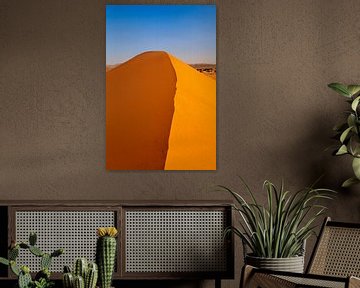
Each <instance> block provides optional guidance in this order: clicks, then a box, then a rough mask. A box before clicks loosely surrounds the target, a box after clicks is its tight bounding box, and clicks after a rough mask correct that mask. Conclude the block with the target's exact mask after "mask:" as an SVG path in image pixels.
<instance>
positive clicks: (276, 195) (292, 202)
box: [219, 180, 334, 258]
mask: <svg viewBox="0 0 360 288" xmlns="http://www.w3.org/2000/svg"><path fill="white" fill-rule="evenodd" d="M242 182H243V184H244V186H245V190H246V191H247V194H248V195H249V196H250V197H251V201H250V202H248V201H246V200H245V199H244V198H243V197H242V196H241V195H240V194H239V193H237V192H235V191H233V190H232V189H230V188H227V187H225V186H222V185H219V187H220V188H221V190H225V191H227V192H229V193H230V194H231V195H232V196H233V197H234V198H235V200H236V204H234V205H233V208H234V209H235V210H236V211H237V212H238V213H239V215H240V222H239V225H240V227H239V228H237V227H234V226H232V227H228V228H227V229H226V230H225V235H226V234H228V233H230V232H233V233H234V234H235V235H237V236H239V237H240V238H241V239H242V240H243V243H244V244H245V245H247V246H248V247H249V248H250V250H251V251H252V256H255V257H265V258H288V257H294V256H298V255H301V254H302V249H303V244H304V242H305V241H306V239H308V238H309V237H310V235H311V234H313V233H314V229H315V227H316V225H315V224H314V222H315V220H316V219H318V217H319V216H321V215H323V213H324V211H325V209H326V207H325V206H322V205H319V204H318V203H317V202H318V200H320V199H332V197H331V195H332V194H333V193H334V191H332V190H329V189H314V188H311V187H310V188H304V189H302V190H300V191H298V192H296V193H291V192H290V191H285V189H284V185H283V183H282V184H281V187H280V189H278V188H276V187H275V185H274V184H272V183H271V182H270V181H267V180H266V181H265V182H264V189H265V190H266V194H267V205H266V206H263V205H260V204H259V203H258V202H257V200H256V199H255V197H254V194H253V193H252V191H251V189H250V188H249V186H248V185H247V184H246V183H245V182H244V180H242Z"/></svg>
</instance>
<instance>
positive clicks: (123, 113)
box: [106, 51, 176, 170]
mask: <svg viewBox="0 0 360 288" xmlns="http://www.w3.org/2000/svg"><path fill="white" fill-rule="evenodd" d="M175 89H176V74H175V71H174V68H173V66H172V64H171V62H170V59H169V56H168V54H167V53H165V52H155V51H154V52H145V53H142V54H140V55H138V56H136V57H134V58H132V59H130V60H129V61H127V62H125V63H123V64H121V65H119V66H118V67H116V68H114V69H112V70H110V71H108V72H106V168H107V169H111V170H162V169H164V168H165V161H166V156H167V151H168V139H169V134H170V127H171V122H172V117H173V113H174V95H175Z"/></svg>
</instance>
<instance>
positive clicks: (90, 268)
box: [63, 258, 98, 288]
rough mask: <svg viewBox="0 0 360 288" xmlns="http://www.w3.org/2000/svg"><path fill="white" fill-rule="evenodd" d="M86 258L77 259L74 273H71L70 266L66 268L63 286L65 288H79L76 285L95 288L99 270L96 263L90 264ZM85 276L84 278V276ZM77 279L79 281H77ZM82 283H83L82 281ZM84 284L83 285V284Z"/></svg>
mask: <svg viewBox="0 0 360 288" xmlns="http://www.w3.org/2000/svg"><path fill="white" fill-rule="evenodd" d="M87 263H88V261H87V259H85V258H79V259H76V261H75V263H74V273H71V269H70V267H69V266H64V273H63V286H64V288H77V287H76V286H75V281H76V282H77V284H76V285H78V286H80V288H81V287H82V286H81V285H84V287H83V288H95V287H96V282H97V278H98V268H97V265H96V264H95V263H89V264H87ZM82 275H84V276H82ZM76 279H77V280H76ZM80 279H81V280H82V281H81V280H80ZM81 282H82V283H81Z"/></svg>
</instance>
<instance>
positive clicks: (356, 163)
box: [352, 157, 360, 179]
mask: <svg viewBox="0 0 360 288" xmlns="http://www.w3.org/2000/svg"><path fill="white" fill-rule="evenodd" d="M352 168H353V170H354V174H355V176H356V178H357V179H360V158H357V157H355V158H354V159H353V162H352Z"/></svg>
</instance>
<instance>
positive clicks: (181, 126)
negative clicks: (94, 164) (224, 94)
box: [106, 5, 216, 170]
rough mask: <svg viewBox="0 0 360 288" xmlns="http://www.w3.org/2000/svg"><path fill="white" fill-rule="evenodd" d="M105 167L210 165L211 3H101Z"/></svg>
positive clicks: (213, 70)
mask: <svg viewBox="0 0 360 288" xmlns="http://www.w3.org/2000/svg"><path fill="white" fill-rule="evenodd" d="M106 168H107V169H109V170H216V6H215V5H107V6H106Z"/></svg>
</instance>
